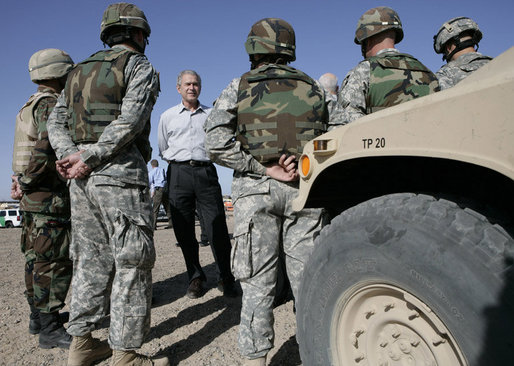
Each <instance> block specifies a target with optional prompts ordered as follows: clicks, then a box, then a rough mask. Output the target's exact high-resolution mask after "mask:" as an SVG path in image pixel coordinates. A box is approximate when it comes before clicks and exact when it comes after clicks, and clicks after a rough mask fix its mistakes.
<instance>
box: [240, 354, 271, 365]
mask: <svg viewBox="0 0 514 366" xmlns="http://www.w3.org/2000/svg"><path fill="white" fill-rule="evenodd" d="M244 366H266V356H264V357H259V358H254V359H253V360H246V361H245V363H244Z"/></svg>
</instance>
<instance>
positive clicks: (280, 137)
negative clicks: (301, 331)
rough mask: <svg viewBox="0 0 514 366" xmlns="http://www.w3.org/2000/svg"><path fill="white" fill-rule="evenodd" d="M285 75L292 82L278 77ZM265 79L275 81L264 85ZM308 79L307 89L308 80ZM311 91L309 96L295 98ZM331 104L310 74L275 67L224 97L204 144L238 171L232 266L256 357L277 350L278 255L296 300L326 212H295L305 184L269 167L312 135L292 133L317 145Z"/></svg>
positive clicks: (245, 340) (248, 346)
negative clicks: (270, 171) (282, 176)
mask: <svg viewBox="0 0 514 366" xmlns="http://www.w3.org/2000/svg"><path fill="white" fill-rule="evenodd" d="M284 70H285V71H286V72H287V73H286V75H285V78H283V79H280V78H277V79H275V78H273V77H272V75H273V74H280V73H282V72H284ZM266 73H268V76H270V79H268V80H261V81H259V77H263V78H265V76H264V75H265V74H266ZM291 73H295V75H296V77H294V78H293V77H291ZM287 75H289V76H287ZM252 77H253V80H252ZM307 78H308V80H309V82H308V83H306V82H305V81H304V80H306V79H307ZM249 81H251V82H250V83H249ZM282 86H284V89H283V90H282ZM300 86H302V88H300ZM306 87H307V89H308V90H310V92H309V93H306V94H304V93H303V92H301V93H300V92H298V93H297V92H295V91H299V90H305V88H306ZM324 98H325V97H324V92H323V91H322V89H321V86H320V85H319V84H318V83H317V82H316V81H314V80H312V79H310V78H309V77H308V76H306V75H305V74H303V73H301V72H300V71H297V70H295V69H293V68H287V67H285V66H278V65H273V64H268V65H265V66H264V67H261V68H258V69H256V70H253V71H251V72H250V73H247V74H245V75H243V77H242V78H236V79H234V80H233V81H232V82H231V83H230V84H229V85H228V87H227V88H226V89H225V90H223V92H222V93H221V95H220V97H219V98H218V99H217V101H216V104H215V106H214V109H213V110H212V112H211V114H210V115H209V117H208V119H207V122H206V126H205V128H206V132H207V135H206V140H205V145H206V148H207V150H208V151H209V154H210V156H211V159H212V160H213V161H215V162H216V163H218V164H220V165H223V166H226V167H229V168H231V169H234V179H233V182H232V201H233V204H234V240H235V244H234V246H233V247H232V254H231V265H232V271H233V274H234V276H235V277H236V279H239V280H240V283H241V286H242V289H243V301H242V309H241V322H240V328H239V348H240V351H241V353H242V355H243V356H245V357H246V358H249V359H254V358H258V357H263V356H265V355H266V354H267V353H268V352H269V350H270V349H271V348H272V347H273V342H274V331H273V323H274V318H273V300H274V296H275V291H276V281H277V268H278V262H279V256H280V255H281V253H283V254H285V262H286V269H287V275H288V277H289V280H290V282H291V287H292V290H293V294H294V295H297V291H298V286H299V280H300V277H301V274H302V272H303V267H304V263H305V262H306V260H307V258H308V257H309V255H310V253H311V252H312V250H313V245H314V242H313V241H314V238H315V236H317V234H318V232H319V231H320V229H321V225H322V211H321V210H320V209H304V210H302V211H300V212H294V211H293V209H292V200H293V199H294V198H295V197H296V196H297V194H298V182H292V183H285V182H281V181H278V180H275V179H272V178H271V177H269V176H266V175H265V171H266V167H265V165H266V164H267V163H268V162H271V161H276V160H278V157H279V156H280V155H281V154H282V153H286V154H295V155H299V154H300V153H301V147H300V146H298V145H296V146H295V144H299V145H303V143H304V142H303V141H301V140H302V139H304V138H305V137H301V136H297V137H290V138H289V139H288V138H286V137H284V135H285V134H288V133H289V134H292V135H293V136H295V135H301V134H302V132H305V133H306V136H308V138H309V139H312V138H313V137H315V136H316V135H319V134H320V133H321V132H322V131H323V130H324V129H326V124H327V118H328V116H327V106H326V103H325V101H324ZM286 111H287V112H293V113H294V112H295V111H296V115H295V116H294V117H292V118H290V117H291V116H289V117H288V116H287V113H286ZM242 120H244V121H242ZM273 120H274V121H275V122H272V121H273ZM287 120H288V121H289V122H286V121H287ZM252 122H254V123H252ZM288 123H289V125H288ZM259 124H260V125H259ZM284 126H285V127H284ZM318 128H320V129H318ZM295 139H297V140H296V141H295ZM291 142H292V143H291Z"/></svg>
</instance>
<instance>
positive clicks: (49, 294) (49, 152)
mask: <svg viewBox="0 0 514 366" xmlns="http://www.w3.org/2000/svg"><path fill="white" fill-rule="evenodd" d="M38 90H39V91H40V92H50V91H51V89H50V88H45V87H39V88H38ZM56 101H57V94H55V95H54V96H53V97H45V98H43V99H41V100H40V101H39V102H38V104H37V106H36V109H35V111H34V119H35V122H36V125H37V126H38V135H39V138H38V140H37V141H36V144H35V146H34V148H33V152H32V155H31V158H30V160H29V163H28V166H27V168H26V170H25V172H24V174H23V175H22V176H21V177H20V178H19V183H20V186H21V189H22V190H23V192H24V195H23V198H22V200H21V201H20V209H21V210H22V211H23V220H24V225H23V231H22V239H21V247H22V251H23V252H24V253H25V258H26V264H25V283H26V286H27V297H28V298H29V302H31V300H30V298H32V299H33V301H34V305H35V306H36V308H38V309H39V310H40V311H43V312H45V313H51V312H54V311H58V310H60V309H62V308H63V307H64V301H65V298H66V294H67V292H68V288H69V286H70V282H71V271H72V263H71V261H70V259H69V242H70V201H69V193H68V188H67V186H66V182H65V181H64V180H63V179H62V178H60V176H59V174H58V173H57V171H56V170H55V161H56V157H55V153H54V151H53V149H52V147H51V146H50V142H49V141H48V132H47V129H46V121H47V119H48V116H49V115H50V112H51V111H52V109H53V107H54V106H55V103H56Z"/></svg>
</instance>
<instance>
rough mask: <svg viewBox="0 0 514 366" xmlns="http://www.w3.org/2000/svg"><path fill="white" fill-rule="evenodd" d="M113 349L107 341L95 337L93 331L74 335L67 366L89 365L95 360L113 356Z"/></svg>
mask: <svg viewBox="0 0 514 366" xmlns="http://www.w3.org/2000/svg"><path fill="white" fill-rule="evenodd" d="M111 354H112V350H111V347H109V345H108V344H107V342H101V341H100V340H99V339H96V338H93V337H92V336H91V333H89V334H88V335H85V336H78V337H77V336H74V337H73V341H72V342H71V346H70V352H69V353H68V364H67V366H89V365H91V364H92V363H93V362H95V361H100V360H103V359H105V358H107V357H109V356H111Z"/></svg>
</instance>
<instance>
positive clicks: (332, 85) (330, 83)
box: [319, 72, 339, 113]
mask: <svg viewBox="0 0 514 366" xmlns="http://www.w3.org/2000/svg"><path fill="white" fill-rule="evenodd" d="M319 83H320V84H321V86H322V87H323V89H325V94H326V97H327V98H326V99H327V103H328V111H329V113H332V112H333V110H334V108H335V107H336V105H337V91H338V90H339V85H337V76H335V75H334V74H332V73H330V72H327V73H325V74H323V75H321V76H320V78H319Z"/></svg>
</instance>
